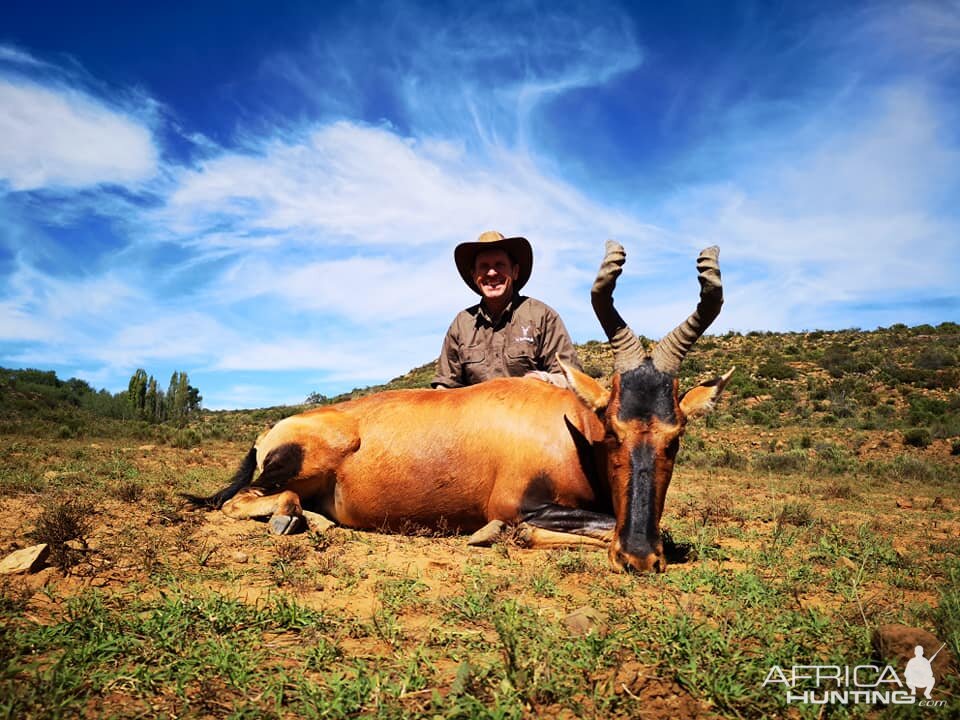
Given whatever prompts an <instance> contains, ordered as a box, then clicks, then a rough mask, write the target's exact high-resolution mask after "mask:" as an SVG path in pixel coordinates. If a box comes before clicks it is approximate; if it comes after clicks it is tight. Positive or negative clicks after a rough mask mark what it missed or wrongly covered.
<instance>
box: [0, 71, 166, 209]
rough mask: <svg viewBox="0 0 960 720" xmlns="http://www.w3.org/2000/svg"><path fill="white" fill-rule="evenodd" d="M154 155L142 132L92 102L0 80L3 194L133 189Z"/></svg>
mask: <svg viewBox="0 0 960 720" xmlns="http://www.w3.org/2000/svg"><path fill="white" fill-rule="evenodd" d="M158 155H159V154H158V151H157V147H156V145H155V144H154V142H153V138H152V135H151V132H150V130H149V128H147V127H145V126H144V125H142V124H141V123H140V122H138V121H137V120H136V119H135V118H131V117H130V116H129V115H126V114H124V113H122V112H119V111H117V110H116V109H114V108H111V107H109V106H108V105H106V104H105V103H103V102H102V101H100V100H98V99H96V98H94V97H91V96H89V95H87V94H85V93H83V92H80V91H77V90H73V89H69V88H51V87H45V86H42V85H38V84H36V83H33V82H31V81H28V80H25V79H20V78H13V77H9V76H8V77H3V76H0V182H5V183H6V184H7V185H8V186H9V188H10V189H12V190H15V191H22V190H36V189H39V188H46V187H57V188H82V187H88V186H91V185H99V184H102V183H116V184H121V185H127V184H132V183H138V182H142V181H145V180H148V179H150V178H151V177H153V175H154V174H155V173H156V172H157V170H158Z"/></svg>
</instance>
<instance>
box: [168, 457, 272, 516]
mask: <svg viewBox="0 0 960 720" xmlns="http://www.w3.org/2000/svg"><path fill="white" fill-rule="evenodd" d="M256 469H257V448H256V447H252V448H250V452H248V453H247V456H246V457H245V458H244V459H243V462H242V463H241V464H240V468H239V469H238V470H237V472H236V474H235V475H234V476H233V479H232V480H230V484H229V485H228V486H227V487H225V488H223V490H219V491H217V492H215V493H214V494H213V495H211V496H210V497H200V496H199V495H187V494H183V493H181V495H180V497H182V498H184V499H185V500H187V501H189V502H191V503H193V504H194V505H196V506H197V507H207V508H216V509H218V510H219V509H220V507H221V506H223V504H224V503H225V502H226V501H227V500H229V499H230V498H232V497H233V496H234V495H236V494H237V493H238V492H240V491H241V490H242V489H243V488H245V487H247V486H248V485H249V484H250V483H251V481H252V480H253V473H254V471H255V470H256Z"/></svg>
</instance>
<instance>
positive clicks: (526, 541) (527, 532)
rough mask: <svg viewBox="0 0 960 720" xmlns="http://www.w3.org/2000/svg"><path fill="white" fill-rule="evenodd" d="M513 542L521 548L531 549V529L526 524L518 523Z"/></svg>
mask: <svg viewBox="0 0 960 720" xmlns="http://www.w3.org/2000/svg"><path fill="white" fill-rule="evenodd" d="M513 541H514V542H515V543H516V544H517V545H519V546H520V547H522V548H532V547H533V528H532V527H530V526H529V525H527V523H520V524H519V525H517V529H516V530H515V531H514V533H513Z"/></svg>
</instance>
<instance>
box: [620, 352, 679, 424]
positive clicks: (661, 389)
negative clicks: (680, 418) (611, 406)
mask: <svg viewBox="0 0 960 720" xmlns="http://www.w3.org/2000/svg"><path fill="white" fill-rule="evenodd" d="M617 417H618V418H619V419H620V420H624V421H626V420H645V421H649V420H651V419H653V418H659V419H660V421H661V422H665V423H669V424H670V425H676V424H677V414H676V412H675V410H674V396H673V376H672V375H669V374H668V373H663V372H660V371H659V370H657V369H656V368H655V367H654V366H653V361H652V360H651V359H650V358H647V359H646V360H644V361H643V364H641V365H640V366H639V367H637V368H634V369H633V370H628V371H626V372H624V373H620V412H619V413H618V414H617Z"/></svg>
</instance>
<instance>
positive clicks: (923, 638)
mask: <svg viewBox="0 0 960 720" xmlns="http://www.w3.org/2000/svg"><path fill="white" fill-rule="evenodd" d="M870 644H871V645H872V646H873V652H874V655H875V657H876V659H878V660H880V661H881V662H889V663H891V664H892V665H893V666H894V669H895V670H896V671H897V672H898V673H899V674H900V675H903V670H904V669H905V668H906V666H907V662H908V661H910V660H911V659H912V658H913V657H914V653H915V649H916V647H917V646H918V645H920V646H922V647H923V656H924V657H925V658H926V659H927V660H929V659H930V658H931V657H933V655H934V653H936V657H935V658H934V659H933V662H932V663H931V665H930V667H931V669H932V670H933V677H934V679H935V680H936V681H937V682H938V683H939V682H940V681H941V680H942V679H943V678H944V676H946V675H947V674H949V673H951V672H952V671H953V670H952V668H954V667H955V666H956V663H955V660H954V657H953V653H951V652H950V648H948V647H946V646H945V645H944V644H943V641H941V640H940V639H939V638H937V636H936V635H933V634H931V633H928V632H927V631H926V630H921V629H920V628H913V627H910V626H908V625H881V626H880V627H878V628H877V629H876V630H874V631H873V636H872V637H871V638H870ZM941 646H943V649H940V648H941ZM938 650H939V652H937V651H938Z"/></svg>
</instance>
